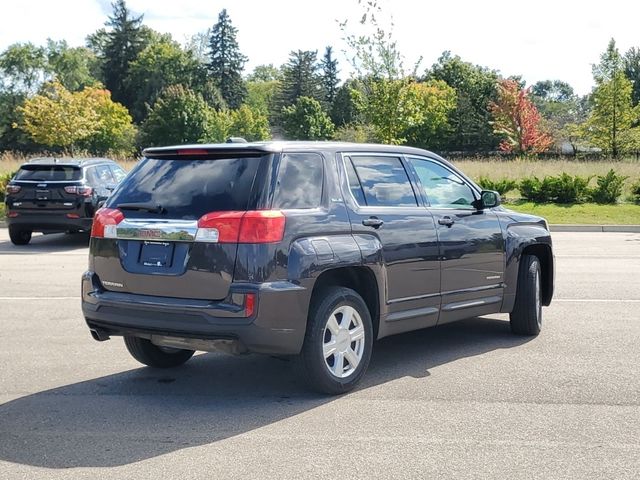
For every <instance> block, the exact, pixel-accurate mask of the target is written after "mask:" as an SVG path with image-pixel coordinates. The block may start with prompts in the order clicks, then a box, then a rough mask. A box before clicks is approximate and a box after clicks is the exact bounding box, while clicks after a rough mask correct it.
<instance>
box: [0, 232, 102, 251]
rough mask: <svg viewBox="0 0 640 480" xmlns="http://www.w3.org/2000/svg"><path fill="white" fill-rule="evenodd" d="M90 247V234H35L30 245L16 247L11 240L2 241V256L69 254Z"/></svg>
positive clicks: (0, 245) (0, 244) (0, 243)
mask: <svg viewBox="0 0 640 480" xmlns="http://www.w3.org/2000/svg"><path fill="white" fill-rule="evenodd" d="M88 246H89V234H88V233H51V234H48V235H41V234H37V233H34V234H33V238H32V239H31V242H29V244H28V245H14V244H13V243H11V241H10V240H8V239H7V240H5V241H1V240H0V255H1V254H3V253H4V254H14V255H15V254H26V255H35V254H40V253H54V252H69V251H72V250H78V249H82V248H87V247H88Z"/></svg>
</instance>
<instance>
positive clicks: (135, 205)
mask: <svg viewBox="0 0 640 480" xmlns="http://www.w3.org/2000/svg"><path fill="white" fill-rule="evenodd" d="M116 208H120V209H122V210H144V211H147V212H149V213H166V212H167V210H166V209H165V208H164V207H163V206H162V205H160V204H158V203H150V202H132V203H119V204H118V205H116Z"/></svg>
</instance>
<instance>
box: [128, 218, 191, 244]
mask: <svg viewBox="0 0 640 480" xmlns="http://www.w3.org/2000/svg"><path fill="white" fill-rule="evenodd" d="M197 233H198V222H197V221H196V220H156V219H142V218H140V219H138V218H136V219H127V218H125V219H124V220H123V221H122V222H120V223H119V224H118V225H117V227H116V235H117V238H118V239H120V240H165V241H170V242H194V241H196V235H197Z"/></svg>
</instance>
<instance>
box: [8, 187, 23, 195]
mask: <svg viewBox="0 0 640 480" xmlns="http://www.w3.org/2000/svg"><path fill="white" fill-rule="evenodd" d="M20 190H22V187H21V186H20V185H7V195H8V194H11V193H18V192H19V191H20Z"/></svg>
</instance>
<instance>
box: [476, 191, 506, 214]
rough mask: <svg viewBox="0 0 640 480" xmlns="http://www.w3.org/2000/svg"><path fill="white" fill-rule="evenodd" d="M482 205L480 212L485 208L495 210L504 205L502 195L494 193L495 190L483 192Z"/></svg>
mask: <svg viewBox="0 0 640 480" xmlns="http://www.w3.org/2000/svg"><path fill="white" fill-rule="evenodd" d="M478 203H479V204H480V208H479V210H483V209H485V208H493V207H497V206H498V205H500V203H502V200H501V199H500V194H499V193H498V192H494V191H493V190H483V191H482V192H481V193H480V201H479V202H478Z"/></svg>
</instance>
